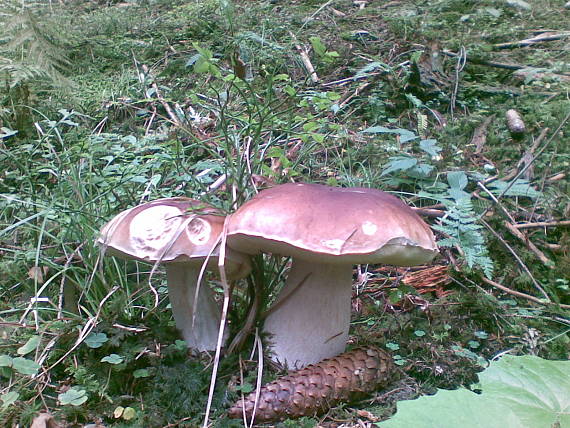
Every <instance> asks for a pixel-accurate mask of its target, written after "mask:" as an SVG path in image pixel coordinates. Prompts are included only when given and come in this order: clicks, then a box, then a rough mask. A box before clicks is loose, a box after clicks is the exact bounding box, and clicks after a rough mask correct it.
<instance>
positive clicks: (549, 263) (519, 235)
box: [504, 221, 554, 268]
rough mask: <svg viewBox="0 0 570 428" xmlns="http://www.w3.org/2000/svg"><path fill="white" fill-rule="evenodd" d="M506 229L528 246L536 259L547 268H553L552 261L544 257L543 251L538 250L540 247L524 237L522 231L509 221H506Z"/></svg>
mask: <svg viewBox="0 0 570 428" xmlns="http://www.w3.org/2000/svg"><path fill="white" fill-rule="evenodd" d="M504 224H505V227H506V228H507V229H509V231H510V232H511V233H512V234H513V235H515V236H516V237H517V238H519V239H520V240H521V241H522V242H524V243H525V244H526V246H527V248H528V249H529V250H530V251H532V252H533V253H534V254H535V255H536V257H538V259H539V260H540V261H541V262H542V263H543V264H545V265H546V266H548V267H550V268H553V267H554V265H553V264H552V261H551V260H550V259H549V258H548V257H546V256H545V255H544V253H543V252H542V251H540V250H539V249H538V247H537V246H536V245H534V244H533V243H532V242H531V241H530V240H529V239H528V236H526V235H524V234H523V233H522V232H521V231H519V230H518V229H517V228H516V227H515V226H514V225H513V224H512V223H509V222H508V221H505V223H504Z"/></svg>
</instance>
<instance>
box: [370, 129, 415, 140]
mask: <svg viewBox="0 0 570 428" xmlns="http://www.w3.org/2000/svg"><path fill="white" fill-rule="evenodd" d="M362 132H363V133H366V134H396V135H399V136H400V142H402V143H406V142H408V141H411V140H415V139H416V138H418V136H417V135H416V134H414V133H413V132H412V131H409V130H407V129H402V128H396V129H390V128H386V127H385V126H372V127H370V128H366V129H365V130H364V131H362Z"/></svg>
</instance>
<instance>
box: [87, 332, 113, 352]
mask: <svg viewBox="0 0 570 428" xmlns="http://www.w3.org/2000/svg"><path fill="white" fill-rule="evenodd" d="M108 340H109V339H108V338H107V335H106V334H105V333H90V334H89V335H88V336H87V337H86V338H85V342H84V343H85V344H86V345H87V346H88V347H89V348H93V349H95V348H100V347H101V346H103V344H104V343H105V342H107V341H108Z"/></svg>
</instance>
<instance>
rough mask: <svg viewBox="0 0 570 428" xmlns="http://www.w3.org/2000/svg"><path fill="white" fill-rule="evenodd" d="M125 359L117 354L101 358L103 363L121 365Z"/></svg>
mask: <svg viewBox="0 0 570 428" xmlns="http://www.w3.org/2000/svg"><path fill="white" fill-rule="evenodd" d="M124 360H125V359H124V358H123V357H121V356H120V355H117V354H110V355H107V356H106V357H103V358H101V362H102V363H109V364H121V363H122V362H123V361H124Z"/></svg>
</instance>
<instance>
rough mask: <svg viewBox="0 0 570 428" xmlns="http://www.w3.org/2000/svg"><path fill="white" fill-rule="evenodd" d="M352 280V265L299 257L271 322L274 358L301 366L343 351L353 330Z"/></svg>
mask: <svg viewBox="0 0 570 428" xmlns="http://www.w3.org/2000/svg"><path fill="white" fill-rule="evenodd" d="M301 281H304V283H303V284H302V285H301V286H299V287H298V284H299V283H300V282H301ZM351 282H352V265H346V264H340V265H333V264H323V263H318V262H315V261H304V260H300V259H293V264H292V266H291V270H290V272H289V277H288V278H287V282H286V284H285V286H284V287H283V290H282V292H281V298H280V299H279V300H278V301H277V303H276V305H278V306H276V309H275V310H274V311H272V312H271V313H270V314H269V316H268V317H267V319H266V320H265V331H266V332H267V333H270V334H271V335H272V338H271V340H272V342H273V343H274V345H273V346H272V348H271V349H272V359H273V360H274V361H277V362H279V363H281V364H284V365H287V366H288V367H290V368H300V367H304V366H306V365H308V364H313V363H317V362H319V361H321V360H323V359H325V358H330V357H334V356H336V355H338V354H340V353H342V352H343V351H344V349H345V346H346V341H347V339H348V329H349V326H350V298H351V286H350V284H351ZM295 288H296V289H295Z"/></svg>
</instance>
